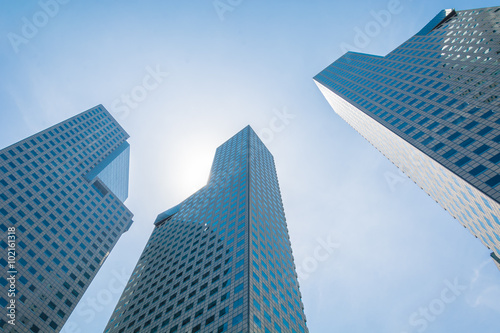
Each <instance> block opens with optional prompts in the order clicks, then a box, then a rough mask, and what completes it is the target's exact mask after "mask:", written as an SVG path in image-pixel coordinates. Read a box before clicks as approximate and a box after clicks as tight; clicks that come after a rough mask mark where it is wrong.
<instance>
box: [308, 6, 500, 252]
mask: <svg viewBox="0 0 500 333" xmlns="http://www.w3.org/2000/svg"><path fill="white" fill-rule="evenodd" d="M499 18H500V7H494V8H483V9H475V10H463V11H455V10H453V9H449V10H443V11H441V12H440V13H439V14H438V15H437V16H436V17H434V18H433V19H432V20H431V21H430V22H429V23H428V24H427V25H426V26H425V27H424V28H423V29H422V30H420V31H419V32H418V33H417V34H416V35H415V36H413V37H411V38H410V39H409V40H408V41H406V42H405V43H403V44H402V45H401V46H399V47H397V48H396V49H395V50H394V51H392V52H390V53H389V54H388V55H386V56H385V57H381V56H375V55H369V54H361V53H355V52H348V53H346V54H345V55H343V56H342V57H340V58H339V59H338V60H337V61H335V62H334V63H333V64H331V65H330V66H328V67H327V68H326V69H324V70H323V71H322V72H320V73H319V74H318V75H316V76H315V77H314V81H315V83H316V84H317V86H318V87H319V89H320V90H321V92H322V93H323V95H324V96H325V98H326V99H327V101H328V102H329V103H330V105H331V106H332V108H333V109H334V110H335V112H336V113H338V114H339V115H340V116H341V117H342V118H343V119H344V120H345V121H346V122H347V123H349V125H351V126H352V127H353V128H354V129H355V130H356V131H357V132H359V133H360V134H361V135H362V136H363V137H365V138H366V139H367V140H368V141H369V142H370V143H371V144H372V145H373V146H375V147H376V148H377V149H378V150H379V151H380V152H382V153H383V154H384V155H385V156H386V157H387V158H388V159H389V160H390V161H392V162H393V163H394V164H395V165H396V166H397V167H398V168H400V169H401V170H402V171H403V172H404V173H405V174H406V175H408V176H409V177H410V178H411V179H412V180H413V181H415V182H416V183H417V184H418V185H419V186H420V187H421V188H423V189H424V191H426V192H427V193H428V194H429V195H430V196H431V197H432V198H433V199H435V200H436V201H437V202H439V204H440V205H441V206H442V207H443V208H444V209H446V210H447V211H448V212H449V213H450V214H451V215H452V216H453V217H454V218H456V219H457V220H459V221H460V223H461V224H462V225H463V226H464V227H467V228H468V229H469V230H470V232H471V233H472V234H473V235H475V236H476V237H477V238H479V239H480V240H481V241H482V242H483V243H484V244H485V245H486V246H487V247H488V248H489V249H491V250H492V251H493V252H494V254H495V255H496V257H497V258H498V257H499V256H500V220H499V218H500V206H499V200H500V186H499V185H500V167H499V165H498V163H499V162H500V145H499V143H500V131H499V129H500V127H499V124H500V108H499V100H498V99H497V98H498V97H499V96H500V94H499V92H500V91H499V88H500V85H499V75H498V74H500V66H499V59H498V57H499V56H498V54H499V53H500V48H499V46H498V45H499V42H500V34H498V31H497V30H496V29H497V28H496V25H497V22H498V20H499Z"/></svg>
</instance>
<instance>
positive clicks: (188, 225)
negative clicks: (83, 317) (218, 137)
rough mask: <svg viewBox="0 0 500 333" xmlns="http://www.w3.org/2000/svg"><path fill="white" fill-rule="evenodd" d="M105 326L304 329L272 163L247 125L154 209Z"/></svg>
mask: <svg viewBox="0 0 500 333" xmlns="http://www.w3.org/2000/svg"><path fill="white" fill-rule="evenodd" d="M105 332H108V333H109V332H118V333H123V332H148V333H154V332H190V333H191V332H192V333H195V332H204V333H208V332H211V333H217V332H218V333H221V332H234V333H237V332H245V333H246V332H273V333H274V332H297V333H298V332H308V330H307V327H306V319H305V316H304V310H303V305H302V301H301V294H300V291H299V285H298V281H297V275H296V272H295V266H294V262H293V256H292V250H291V245H290V240H289V236H288V230H287V226H286V221H285V214H284V211H283V205H282V202H281V194H280V189H279V185H278V178H277V175H276V170H275V166H274V159H273V156H272V155H271V153H270V152H269V151H268V150H267V148H266V147H265V146H264V144H263V143H262V141H261V140H260V139H259V138H258V137H257V135H256V134H255V132H254V131H253V130H252V129H251V128H250V126H247V127H246V128H244V129H243V130H242V131H240V132H239V133H237V134H236V135H235V136H234V137H232V138H231V139H229V140H228V141H227V142H225V143H224V144H223V145H221V146H220V147H219V148H218V149H217V151H216V154H215V159H214V162H213V165H212V170H211V173H210V177H209V180H208V183H207V185H206V186H204V187H203V188H201V189H200V190H199V191H197V192H196V193H195V194H193V195H191V196H190V197H189V198H187V199H186V200H184V201H183V202H181V203H180V204H178V205H177V206H174V207H173V208H170V209H168V210H167V211H165V212H163V213H161V214H159V215H158V217H157V219H156V221H155V229H154V231H153V233H152V235H151V238H150V239H149V241H148V243H147V245H146V248H145V249H144V252H143V253H142V255H141V257H140V259H139V262H138V264H137V266H136V268H135V269H134V271H133V273H132V276H131V278H130V280H129V282H128V284H127V286H126V288H125V291H124V292H123V294H122V296H121V298H120V300H119V302H118V304H117V306H116V309H115V311H114V312H113V315H112V317H111V319H110V321H109V323H108V325H107V327H106V329H105Z"/></svg>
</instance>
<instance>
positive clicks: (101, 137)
mask: <svg viewBox="0 0 500 333" xmlns="http://www.w3.org/2000/svg"><path fill="white" fill-rule="evenodd" d="M4 125H5V124H4ZM127 138H128V134H127V133H126V132H125V131H124V130H123V129H122V128H121V127H120V125H119V124H118V123H117V122H116V121H115V120H114V119H113V117H112V116H111V115H110V114H109V113H108V111H106V109H105V108H104V107H103V106H102V105H98V106H96V107H94V108H92V109H90V110H87V111H85V112H83V113H81V114H79V115H77V116H75V117H72V118H70V119H68V120H66V121H63V122H61V123H59V124H57V125H55V126H52V127H50V128H48V129H46V130H44V131H42V132H39V133H37V134H35V135H33V136H30V137H29V138H27V139H24V140H22V141H19V142H17V143H15V144H13V145H11V146H9V147H7V148H5V149H2V150H0V227H1V230H2V234H3V235H5V236H4V237H2V239H1V240H0V245H1V247H2V249H3V252H4V253H6V254H7V249H10V250H11V251H9V257H8V258H7V257H6V256H2V258H0V265H1V266H2V269H3V271H4V272H8V273H7V275H5V274H2V276H1V277H0V285H2V290H6V289H10V288H13V285H14V286H15V288H13V289H12V293H11V292H10V291H9V293H7V292H5V293H4V294H2V295H0V303H1V306H2V308H5V309H8V312H7V313H8V314H9V316H5V314H4V315H2V318H0V331H1V332H33V333H37V332H40V333H46V332H59V331H60V330H61V328H62V327H63V325H64V323H65V321H66V320H67V319H68V317H69V315H70V313H71V312H72V311H73V309H74V308H75V306H76V304H77V303H78V301H79V300H80V298H81V297H82V295H83V293H84V292H85V290H86V289H87V287H88V286H89V284H90V282H91V281H92V279H93V278H94V276H95V275H96V273H97V271H98V270H99V268H100V267H101V265H102V264H103V262H104V261H105V259H106V257H107V256H108V254H109V252H110V251H111V250H112V248H113V246H114V245H115V244H116V242H117V241H118V239H119V238H120V236H121V234H122V233H123V232H125V231H127V230H128V228H129V227H130V225H131V223H132V214H131V213H130V211H129V210H128V209H127V208H126V207H125V205H124V204H123V201H124V200H125V199H126V198H127V195H128V176H129V175H128V173H129V169H128V167H129V150H130V148H129V145H128V143H127V141H126V140H127ZM7 235H12V236H14V237H10V238H7ZM14 251H15V254H14ZM6 259H8V261H7V260H6ZM6 277H8V280H7V279H6ZM14 289H15V291H14ZM12 304H14V306H12ZM13 324H15V325H13Z"/></svg>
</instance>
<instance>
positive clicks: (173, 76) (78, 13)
mask: <svg viewBox="0 0 500 333" xmlns="http://www.w3.org/2000/svg"><path fill="white" fill-rule="evenodd" d="M61 2H63V1H62V0H61ZM494 5H496V3H494V2H493V1H483V0H476V1H470V0H469V1H461V0H458V1H444V0H434V1H410V0H400V1H396V0H391V1H368V0H364V1H357V0H354V1H342V2H340V1H339V2H336V1H326V0H325V1H313V0H310V1H273V2H270V1H257V0H254V1H249V0H220V1H213V0H195V1H189V2H187V1H141V2H138V1H137V2H135V1H134V2H133V1H121V2H116V1H76V0H72V1H67V0H66V1H65V3H56V2H55V0H54V1H51V0H46V1H40V2H37V1H27V2H22V3H19V2H12V1H9V2H7V1H4V2H2V4H1V5H0V6H1V8H2V10H1V11H0V32H1V35H2V36H3V37H2V39H1V41H0V73H2V75H1V76H0V123H1V124H2V126H1V131H0V147H5V146H7V145H9V144H12V143H14V142H16V141H18V140H20V139H22V138H24V137H26V136H29V135H31V134H33V133H35V132H37V131H40V130H42V129H44V128H46V127H48V126H51V125H53V124H55V123H57V122H59V121H62V120H64V119H66V118H68V117H70V116H73V115H75V114H77V113H79V112H82V111H84V110H86V109H88V108H90V107H93V106H95V105H97V104H103V105H104V106H105V107H106V108H107V109H108V110H109V111H110V112H111V113H112V114H113V115H114V116H115V117H116V118H117V120H118V121H119V122H120V124H121V125H122V126H123V127H124V128H125V130H126V131H128V133H129V134H130V135H131V138H130V140H129V142H130V144H131V168H130V189H129V190H130V195H129V199H128V200H127V202H126V203H127V206H128V207H129V208H130V209H131V210H132V211H133V212H134V214H135V218H134V220H135V223H134V225H133V226H132V228H131V229H130V230H129V232H127V233H126V234H124V235H123V236H122V238H121V240H120V241H119V243H118V244H117V246H116V247H115V249H114V250H113V252H112V253H111V255H110V256H109V257H108V259H107V261H106V263H105V264H104V265H103V267H102V268H101V271H100V272H99V274H98V275H97V277H96V278H95V279H94V281H93V283H92V285H91V286H90V287H89V289H88V290H87V293H86V294H85V295H84V297H83V299H82V301H81V302H80V304H79V305H78V307H77V308H76V310H75V311H74V312H73V314H72V316H71V317H70V319H69V320H68V322H67V325H66V326H65V328H64V330H63V332H65V333H69V332H75V333H76V332H101V331H102V330H103V329H104V327H105V325H106V323H107V320H108V319H109V317H110V315H111V312H112V311H113V309H114V306H115V304H116V302H117V301H118V298H119V296H120V294H121V289H123V287H124V285H125V282H126V280H127V279H128V277H129V275H130V273H131V272H132V270H133V268H134V266H135V264H136V262H137V259H138V258H139V256H140V254H141V252H142V249H143V247H144V245H145V244H146V241H147V239H148V237H149V235H150V234H151V231H152V229H153V221H154V219H155V217H156V215H157V214H158V213H160V212H162V211H164V210H166V209H167V208H170V207H171V206H174V205H176V204H177V203H178V202H180V201H182V200H183V199H184V198H186V197H187V196H189V195H190V194H192V193H193V192H195V191H196V190H197V189H199V188H200V187H202V186H203V185H204V184H205V182H206V180H207V178H208V174H209V170H210V165H211V162H212V159H213V156H214V153H215V149H216V147H217V146H219V145H220V144H221V143H223V142H224V141H226V140H227V139H228V138H229V137H231V136H232V135H234V134H235V133H236V132H237V131H239V130H241V129H242V128H243V127H244V126H246V125H247V124H250V125H251V126H252V127H253V128H254V130H255V131H256V132H257V133H258V134H261V136H262V138H263V139H264V141H265V143H266V145H267V146H268V148H269V149H270V150H271V152H272V153H273V155H274V156H275V161H276V165H277V171H278V177H279V180H280V186H281V190H282V196H283V202H284V206H285V212H286V215H287V221H288V226H289V231H290V236H291V241H292V247H293V250H294V256H295V263H296V265H297V267H298V269H299V271H300V272H299V277H300V280H301V291H302V296H303V302H304V304H305V311H306V315H307V319H308V326H309V329H310V331H311V332H391V333H392V332H394V333H404V332H406V333H410V332H495V333H496V332H499V331H500V323H499V321H498V317H499V314H500V302H499V301H498V300H499V299H500V272H499V271H498V269H497V268H496V267H495V266H494V264H493V262H492V260H491V259H490V258H489V251H488V250H487V249H486V248H485V247H484V246H483V245H482V244H481V243H480V242H479V240H477V239H475V238H474V237H473V236H472V235H471V234H469V232H468V231H467V230H465V229H464V228H463V227H461V226H460V224H459V223H458V222H457V221H455V220H453V218H452V217H451V216H450V215H449V214H448V213H447V212H446V211H444V210H443V209H442V208H441V207H440V206H439V205H437V204H436V203H435V202H434V201H433V200H432V199H431V198H429V197H428V196H427V194H425V193H424V192H423V191H422V190H420V189H419V188H418V186H416V185H415V184H413V182H412V181H410V180H409V179H407V178H404V177H402V176H401V175H400V174H399V173H398V170H397V168H396V167H395V166H393V165H392V164H391V163H390V162H389V161H388V160H387V159H385V157H383V156H382V155H381V154H380V153H379V152H378V151H377V150H376V149H375V148H373V147H372V146H371V145H370V144H369V143H368V142H367V141H365V140H364V139H363V138H362V137H361V136H360V135H359V134H358V133H356V132H355V131H354V130H353V129H352V128H351V127H349V126H348V125H347V124H346V123H345V122H344V121H343V120H341V118H340V117H338V116H337V115H336V114H335V113H334V112H333V110H332V109H331V108H330V106H329V105H328V103H327V102H326V101H325V99H324V98H323V96H322V95H321V93H320V92H319V90H318V89H317V88H316V86H315V84H314V83H313V80H312V77H313V76H314V75H315V74H317V73H318V72H319V71H321V70H322V69H323V68H325V67H326V66H327V65H328V64H330V63H331V62H333V61H334V60H336V59H337V58H338V57H339V56H340V55H341V54H342V53H343V45H346V44H349V45H353V46H355V40H356V31H358V30H362V29H364V28H365V27H366V26H367V25H369V24H373V22H376V16H377V13H380V12H381V11H385V10H388V8H392V7H391V6H393V7H394V6H395V7H394V8H397V13H395V14H391V16H390V19H389V20H388V21H386V22H383V23H384V24H383V25H380V29H379V32H378V33H376V34H374V36H373V37H370V38H369V40H368V41H366V43H365V44H366V45H362V47H361V49H360V51H362V52H367V53H373V54H378V55H385V54H386V53H388V52H389V51H391V50H392V49H393V48H395V47H397V46H398V45H399V44H401V43H402V42H404V41H405V40H406V39H408V38H409V37H411V36H412V35H413V34H414V33H416V32H417V31H418V30H419V29H420V28H421V27H423V26H424V25H425V24H426V23H427V22H428V21H429V20H430V19H431V18H432V17H434V15H436V14H437V12H438V11H439V10H441V9H444V8H456V9H470V8H479V7H488V6H494ZM47 12H48V13H49V14H50V15H49V14H44V13H47ZM35 24H36V25H35ZM358 46H359V44H358ZM429 309H430V310H429Z"/></svg>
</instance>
